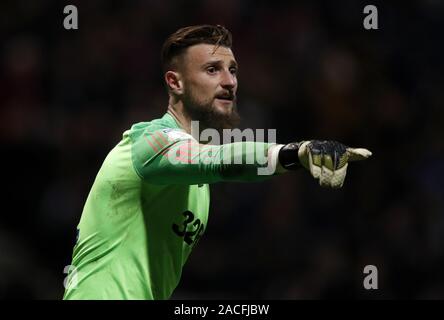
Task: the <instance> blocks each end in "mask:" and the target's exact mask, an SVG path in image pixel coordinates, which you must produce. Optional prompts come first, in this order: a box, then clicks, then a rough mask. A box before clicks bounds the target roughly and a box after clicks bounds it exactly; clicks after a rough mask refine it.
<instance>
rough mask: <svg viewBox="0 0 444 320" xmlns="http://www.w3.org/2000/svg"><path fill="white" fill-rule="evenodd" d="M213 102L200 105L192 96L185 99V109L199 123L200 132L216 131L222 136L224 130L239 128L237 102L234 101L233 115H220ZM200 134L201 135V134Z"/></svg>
mask: <svg viewBox="0 0 444 320" xmlns="http://www.w3.org/2000/svg"><path fill="white" fill-rule="evenodd" d="M213 102H214V100H213V101H211V102H210V103H208V104H199V103H198V102H197V101H196V100H195V99H193V97H192V96H190V95H189V96H188V97H187V98H186V99H184V109H185V112H186V113H187V114H188V116H189V117H190V118H191V119H192V120H193V121H199V131H200V132H202V131H203V130H205V129H215V130H217V131H218V132H219V133H220V134H221V135H222V133H223V132H222V130H223V129H233V128H236V127H237V126H239V123H240V115H239V113H238V112H237V107H236V101H235V100H234V101H233V108H232V111H231V113H227V114H225V113H219V112H217V111H216V110H217V109H216V108H214V107H213V105H212V104H213ZM200 132H199V134H200Z"/></svg>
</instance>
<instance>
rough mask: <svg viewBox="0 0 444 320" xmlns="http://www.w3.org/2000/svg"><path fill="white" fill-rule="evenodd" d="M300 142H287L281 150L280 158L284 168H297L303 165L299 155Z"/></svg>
mask: <svg viewBox="0 0 444 320" xmlns="http://www.w3.org/2000/svg"><path fill="white" fill-rule="evenodd" d="M300 144H301V143H300V142H292V143H289V144H286V145H285V146H283V147H282V148H281V149H280V150H279V155H278V159H279V163H280V164H281V166H282V167H283V168H285V169H287V170H297V169H299V168H301V167H302V165H301V163H300V162H299V156H298V151H299V146H300Z"/></svg>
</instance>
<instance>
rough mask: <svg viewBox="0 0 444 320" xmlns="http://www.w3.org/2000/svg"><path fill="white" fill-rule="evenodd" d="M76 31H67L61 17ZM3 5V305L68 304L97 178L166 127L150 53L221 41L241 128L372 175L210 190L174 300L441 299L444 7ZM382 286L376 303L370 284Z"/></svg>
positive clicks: (230, 0) (106, 0)
mask: <svg viewBox="0 0 444 320" xmlns="http://www.w3.org/2000/svg"><path fill="white" fill-rule="evenodd" d="M68 4H73V5H76V6H77V8H78V13H79V24H78V26H79V28H78V30H66V29H64V28H63V19H64V18H65V16H66V14H64V13H63V8H64V6H65V5H68ZM367 4H370V3H366V2H365V1H351V0H350V1H339V2H336V1H334V2H327V1H325V2H321V1H302V2H298V1H288V2H285V1H272V2H267V1H253V0H249V1H236V0H224V1H219V0H217V1H216V0H209V1H185V0H181V1H131V2H120V1H119V2H118V1H110V0H101V1H78V0H76V1H69V2H66V3H65V2H63V1H62V2H59V1H50V0H39V1H10V2H5V3H2V4H1V5H0V7H1V10H0V35H1V46H0V70H1V71H0V124H1V126H0V139H1V146H2V153H1V154H2V164H3V165H2V175H3V177H4V179H3V182H4V187H3V190H4V191H3V192H2V199H3V200H2V204H3V206H2V208H3V209H2V215H1V224H0V252H1V253H2V254H1V255H0V298H9V299H24V298H25V299H61V297H62V295H63V291H64V288H63V281H64V278H65V276H66V274H64V267H65V266H66V265H69V264H70V262H71V254H72V248H73V245H74V243H75V232H76V225H77V223H78V221H79V218H80V215H81V212H82V208H83V204H84V201H85V200H86V197H87V195H88V192H89V189H90V187H91V185H92V183H93V181H94V179H95V175H96V174H97V171H98V169H99V168H100V166H101V164H102V161H103V160H104V158H105V156H106V154H107V153H108V152H109V150H111V148H112V147H113V146H114V145H115V144H117V143H118V141H119V140H120V138H121V136H122V133H123V131H124V130H126V129H128V128H130V127H131V125H132V124H133V123H135V122H140V121H149V120H151V119H154V118H158V117H161V116H162V115H163V114H164V112H165V111H166V106H167V94H166V91H165V88H164V85H163V80H162V79H163V78H162V73H161V68H160V48H161V45H162V43H163V41H164V40H165V38H166V37H167V36H168V35H169V34H170V33H172V32H174V31H175V30H176V29H178V28H180V27H183V26H187V25H195V24H202V23H208V24H222V25H224V26H226V27H227V28H228V29H229V30H230V31H231V32H232V34H233V41H234V47H233V51H234V53H235V56H236V58H237V60H238V62H239V66H240V68H239V91H238V107H239V112H240V114H241V116H242V119H243V120H242V124H241V128H263V129H271V128H275V129H276V130H277V140H278V142H279V143H287V142H291V141H298V140H306V139H316V138H317V139H332V140H338V141H341V142H344V143H346V144H348V145H350V146H354V147H365V148H368V149H370V150H371V151H372V152H373V157H372V158H371V159H370V160H367V161H365V162H362V163H353V164H351V165H350V166H349V170H348V174H347V179H346V181H345V185H344V187H343V188H342V189H340V190H326V189H323V188H320V187H319V186H318V185H317V183H316V181H315V180H313V179H312V178H311V177H310V175H309V174H308V173H307V172H303V171H298V172H295V173H291V174H287V175H283V176H280V177H276V178H273V179H270V180H267V181H266V182H263V183H230V184H228V183H220V184H215V185H212V186H211V195H212V198H211V201H212V202H211V208H210V216H209V224H208V228H207V231H206V233H205V234H204V236H203V237H202V240H201V241H200V243H199V245H198V246H197V247H196V248H195V250H194V251H193V253H192V254H191V256H190V259H189V261H188V263H187V264H186V266H185V269H184V272H183V276H182V280H181V283H180V284H179V286H178V288H177V291H176V292H175V293H174V295H173V298H175V299H183V298H192V299H208V298H215V299H219V298H221V299H225V298H233V299H236V298H247V299H256V298H257V299H329V298H332V299H338V298H339V299H341V298H348V299H399V298H405V299H443V298H444V278H443V276H442V274H441V272H440V271H441V270H442V269H443V268H444V183H443V181H444V149H443V140H444V139H443V138H444V134H443V133H444V132H443V131H444V130H443V123H444V122H443V119H444V117H443V113H444V111H443V110H444V108H443V101H444V82H443V81H442V73H443V68H442V66H443V63H442V59H443V58H442V51H441V47H442V41H441V40H439V39H441V36H442V35H441V33H442V30H443V27H444V21H443V20H444V19H443V17H444V3H442V2H440V1H433V0H428V1H412V2H408V3H402V4H401V3H400V4H388V3H386V2H384V3H378V2H372V3H371V4H374V5H376V6H377V8H378V27H379V29H378V30H366V29H364V27H363V23H362V22H363V19H364V17H365V16H366V15H365V14H364V13H363V8H364V7H365V5H367ZM366 265H375V266H376V267H377V268H378V290H365V289H364V287H363V280H364V277H365V274H363V269H364V267H365V266H366Z"/></svg>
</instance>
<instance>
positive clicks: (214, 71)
mask: <svg viewBox="0 0 444 320" xmlns="http://www.w3.org/2000/svg"><path fill="white" fill-rule="evenodd" d="M207 72H208V73H216V68H215V67H208V68H207Z"/></svg>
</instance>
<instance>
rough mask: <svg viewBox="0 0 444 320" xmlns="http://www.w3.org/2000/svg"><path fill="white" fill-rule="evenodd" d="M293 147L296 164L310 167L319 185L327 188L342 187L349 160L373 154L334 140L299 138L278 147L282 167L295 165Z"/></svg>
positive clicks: (308, 168) (293, 166)
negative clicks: (305, 139)
mask: <svg viewBox="0 0 444 320" xmlns="http://www.w3.org/2000/svg"><path fill="white" fill-rule="evenodd" d="M296 151H297V156H298V157H297V160H299V161H298V162H299V164H300V165H302V166H303V167H304V168H305V169H307V170H309V171H310V174H311V175H312V176H313V178H315V179H318V180H319V184H320V185H321V186H322V187H330V188H341V187H342V185H343V184H344V180H345V176H346V174H347V167H348V162H349V161H359V160H365V159H367V158H368V157H370V156H371V155H372V153H371V152H370V151H369V150H367V149H364V148H350V147H347V146H345V145H343V144H342V143H339V142H337V141H321V140H311V141H301V142H298V143H290V144H288V145H285V146H284V147H282V149H281V150H280V152H279V160H280V163H281V165H282V166H283V167H284V168H286V169H293V168H295V167H297V161H295V152H296ZM292 158H293V159H292Z"/></svg>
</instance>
